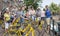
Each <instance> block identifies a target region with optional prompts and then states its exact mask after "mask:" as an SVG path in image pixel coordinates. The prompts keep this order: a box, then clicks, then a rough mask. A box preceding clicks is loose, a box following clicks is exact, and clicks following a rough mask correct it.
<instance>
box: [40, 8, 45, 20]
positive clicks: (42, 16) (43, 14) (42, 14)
mask: <svg viewBox="0 0 60 36" xmlns="http://www.w3.org/2000/svg"><path fill="white" fill-rule="evenodd" d="M41 20H45V9H43V11H42V12H41Z"/></svg>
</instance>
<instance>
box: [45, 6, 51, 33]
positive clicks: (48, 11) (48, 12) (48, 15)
mask: <svg viewBox="0 0 60 36" xmlns="http://www.w3.org/2000/svg"><path fill="white" fill-rule="evenodd" d="M45 8H46V12H45V15H46V22H47V31H46V32H47V33H50V19H51V11H50V9H49V8H48V5H46V6H45Z"/></svg>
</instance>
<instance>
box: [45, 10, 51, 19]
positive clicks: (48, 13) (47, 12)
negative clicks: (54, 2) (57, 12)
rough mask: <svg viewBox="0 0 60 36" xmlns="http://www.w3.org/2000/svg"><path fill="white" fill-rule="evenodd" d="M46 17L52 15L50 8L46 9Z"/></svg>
mask: <svg viewBox="0 0 60 36" xmlns="http://www.w3.org/2000/svg"><path fill="white" fill-rule="evenodd" d="M46 17H47V18H50V17H51V11H50V10H49V9H47V10H46Z"/></svg>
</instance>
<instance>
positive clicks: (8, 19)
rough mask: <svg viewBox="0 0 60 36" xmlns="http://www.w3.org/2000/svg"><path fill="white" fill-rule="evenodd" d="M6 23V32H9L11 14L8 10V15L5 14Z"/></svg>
mask: <svg viewBox="0 0 60 36" xmlns="http://www.w3.org/2000/svg"><path fill="white" fill-rule="evenodd" d="M4 23H5V31H6V32H7V31H8V27H9V23H10V12H9V10H8V9H7V10H6V13H4Z"/></svg>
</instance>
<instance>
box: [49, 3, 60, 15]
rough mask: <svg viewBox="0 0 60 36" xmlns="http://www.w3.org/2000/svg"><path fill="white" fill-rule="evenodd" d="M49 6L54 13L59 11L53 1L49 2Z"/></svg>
mask: <svg viewBox="0 0 60 36" xmlns="http://www.w3.org/2000/svg"><path fill="white" fill-rule="evenodd" d="M49 8H50V10H51V11H52V13H55V14H57V13H58V12H59V11H60V8H59V6H58V5H57V4H55V3H51V5H50V6H49Z"/></svg>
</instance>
